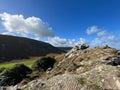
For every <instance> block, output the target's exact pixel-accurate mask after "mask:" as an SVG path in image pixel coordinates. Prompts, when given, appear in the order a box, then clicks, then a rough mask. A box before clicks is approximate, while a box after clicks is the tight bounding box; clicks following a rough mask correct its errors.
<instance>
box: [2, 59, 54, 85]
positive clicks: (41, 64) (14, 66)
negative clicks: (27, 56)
mask: <svg viewBox="0 0 120 90" xmlns="http://www.w3.org/2000/svg"><path fill="white" fill-rule="evenodd" d="M55 63H56V60H55V59H54V58H51V57H43V58H40V59H39V60H30V61H23V62H19V63H17V62H14V63H12V62H11V63H6V64H1V65H0V86H8V85H16V84H17V83H20V82H21V81H24V80H26V79H27V80H33V79H35V78H38V77H40V76H41V75H43V74H44V73H45V71H46V70H47V69H48V68H51V69H52V68H53V67H54V64H55Z"/></svg>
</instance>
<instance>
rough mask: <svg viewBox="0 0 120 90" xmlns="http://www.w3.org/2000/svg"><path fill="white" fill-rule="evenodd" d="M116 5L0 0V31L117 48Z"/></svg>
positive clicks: (103, 0) (115, 0) (96, 0)
mask: <svg viewBox="0 0 120 90" xmlns="http://www.w3.org/2000/svg"><path fill="white" fill-rule="evenodd" d="M119 8H120V1H119V0H91V1H90V0H51V1H49V0H26V1H24V0H14V1H11V2H10V1H9V0H1V1H0V34H8V35H15V36H23V37H28V38H33V39H37V40H41V41H45V42H48V43H50V44H52V45H54V46H74V45H76V44H78V43H88V44H89V45H90V46H91V47H93V46H98V45H99V46H102V45H106V44H108V45H110V46H111V47H115V48H118V49H120V47H119V46H120V38H119V37H120V23H119V22H120V11H119Z"/></svg>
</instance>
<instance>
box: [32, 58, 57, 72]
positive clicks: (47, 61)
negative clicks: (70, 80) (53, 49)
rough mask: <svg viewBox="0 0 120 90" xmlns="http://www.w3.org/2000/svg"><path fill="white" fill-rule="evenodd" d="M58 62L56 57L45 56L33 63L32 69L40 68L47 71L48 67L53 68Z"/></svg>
mask: <svg viewBox="0 0 120 90" xmlns="http://www.w3.org/2000/svg"><path fill="white" fill-rule="evenodd" d="M55 62H56V60H55V59H54V58H51V57H43V58H41V59H39V60H37V61H36V62H35V63H34V64H33V65H32V69H33V70H35V71H36V70H38V71H41V70H42V71H46V70H47V69H48V68H50V67H51V68H53V66H54V63H55Z"/></svg>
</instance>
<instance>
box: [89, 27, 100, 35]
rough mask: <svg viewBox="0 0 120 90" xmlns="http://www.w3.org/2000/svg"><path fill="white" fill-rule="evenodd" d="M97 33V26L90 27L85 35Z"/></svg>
mask: <svg viewBox="0 0 120 90" xmlns="http://www.w3.org/2000/svg"><path fill="white" fill-rule="evenodd" d="M98 31H99V29H98V27H97V26H92V27H89V28H87V34H88V35H91V34H94V33H97V32H98Z"/></svg>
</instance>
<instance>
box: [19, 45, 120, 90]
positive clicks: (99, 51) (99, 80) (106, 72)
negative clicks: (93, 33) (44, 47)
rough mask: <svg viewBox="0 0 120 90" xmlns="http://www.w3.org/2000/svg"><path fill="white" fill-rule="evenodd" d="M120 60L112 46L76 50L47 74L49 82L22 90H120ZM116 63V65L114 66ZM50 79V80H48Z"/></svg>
mask: <svg viewBox="0 0 120 90" xmlns="http://www.w3.org/2000/svg"><path fill="white" fill-rule="evenodd" d="M119 60H120V58H119V55H118V51H117V50H116V49H114V48H110V47H108V46H104V47H96V48H88V46H87V45H78V46H75V47H74V48H73V49H72V50H70V51H69V52H68V53H66V55H65V57H64V59H63V60H62V61H60V62H59V63H58V65H57V66H56V67H55V68H54V69H53V70H51V71H50V72H49V74H46V77H47V79H38V80H33V81H31V82H30V83H28V84H27V85H24V86H22V87H20V88H21V89H22V90H27V89H30V90H120V62H119ZM113 63H115V64H116V65H114V64H113ZM48 78H49V79H48Z"/></svg>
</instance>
